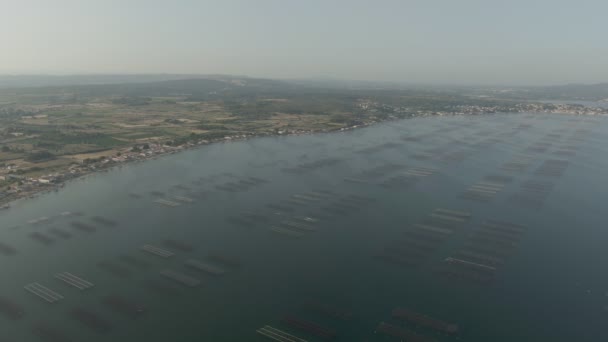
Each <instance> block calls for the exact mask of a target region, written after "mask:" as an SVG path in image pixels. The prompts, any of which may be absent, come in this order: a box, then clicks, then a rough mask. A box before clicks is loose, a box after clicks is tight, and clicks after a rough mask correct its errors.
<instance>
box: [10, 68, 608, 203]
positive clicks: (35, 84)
mask: <svg viewBox="0 0 608 342" xmlns="http://www.w3.org/2000/svg"><path fill="white" fill-rule="evenodd" d="M180 77H185V78H183V79H180ZM192 77H195V76H191V75H181V76H180V75H150V76H140V77H136V76H123V77H121V76H119V75H117V76H99V77H98V78H96V77H94V76H91V77H75V78H70V77H64V78H59V79H57V78H49V79H47V78H44V77H39V78H36V77H29V78H25V79H20V78H18V77H6V76H5V77H0V205H5V204H6V203H8V202H10V201H12V200H15V199H18V198H21V197H24V196H30V195H32V194H35V193H37V192H40V191H44V190H50V189H56V188H57V187H59V186H62V185H63V184H64V183H65V182H66V181H67V180H69V179H72V178H75V177H79V176H82V175H84V174H87V173H90V172H94V171H98V170H103V169H106V168H110V167H113V166H116V165H119V164H122V163H126V162H130V161H135V160H144V159H148V158H153V157H156V156H159V155H163V154H168V153H175V152H177V151H180V150H183V149H186V148H191V147H194V146H199V145H203V144H209V143H212V142H218V141H231V140H235V139H247V138H251V137H256V136H268V135H286V134H307V133H315V132H332V131H339V130H345V129H352V128H357V127H361V126H366V125H370V124H373V123H376V122H380V121H386V120H394V119H402V118H409V117H417V116H430V115H481V114H488V113H503V112H505V113H506V112H545V113H568V114H577V115H596V114H608V110H606V109H602V108H597V107H590V106H584V105H581V104H553V103H546V102H545V103H543V102H534V101H531V100H533V95H531V93H530V92H529V91H528V92H526V90H525V89H518V90H514V89H503V90H502V91H499V90H497V89H495V88H491V89H490V88H489V89H479V88H475V89H472V88H444V87H443V88H442V87H438V88H432V87H414V86H397V85H386V84H370V83H357V84H356V86H353V84H352V83H351V84H350V85H343V86H340V85H339V84H335V83H332V84H331V85H322V84H321V85H320V84H319V82H307V81H298V82H290V81H276V80H266V79H253V78H247V77H236V76H205V77H195V78H192ZM3 81H4V83H2V82H3ZM70 82H72V83H73V84H69V83H70ZM109 82H120V83H109ZM81 83H84V84H81ZM40 85H43V86H40ZM598 87H599V88H598ZM598 87H592V88H590V89H591V90H592V95H593V96H591V95H590V96H589V98H593V99H596V100H597V99H598V98H602V96H603V95H602V93H601V91H600V90H599V89H604V88H601V87H600V86H598ZM568 89H570V88H568ZM577 89H578V88H577ZM605 90H606V93H607V94H606V97H605V98H608V89H605ZM539 91H540V90H539ZM543 91H544V92H545V93H542V94H545V95H544V96H543V98H551V96H547V95H546V94H547V93H546V92H548V91H549V90H546V89H545V90H543ZM558 91H559V92H560V95H559V96H557V97H556V98H559V99H566V100H568V99H572V100H576V99H580V98H581V96H580V91H578V90H577V91H576V92H573V94H574V95H573V96H571V97H570V98H568V97H567V96H566V95H564V90H563V89H562V88H559V90H558ZM522 94H525V95H526V96H523V95H522ZM540 95H541V93H538V94H536V95H534V96H540ZM536 99H537V100H540V99H541V97H537V98H536Z"/></svg>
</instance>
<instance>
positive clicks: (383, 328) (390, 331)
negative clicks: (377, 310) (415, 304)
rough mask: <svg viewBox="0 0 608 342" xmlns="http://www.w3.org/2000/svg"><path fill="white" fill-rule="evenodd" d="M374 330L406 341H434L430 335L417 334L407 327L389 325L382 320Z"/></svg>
mask: <svg viewBox="0 0 608 342" xmlns="http://www.w3.org/2000/svg"><path fill="white" fill-rule="evenodd" d="M376 332H377V333H381V334H384V335H388V336H392V337H396V338H398V339H400V340H401V341H407V342H435V341H436V340H434V339H432V338H430V337H425V336H422V335H418V334H416V333H414V332H413V331H411V330H409V329H406V328H401V327H397V326H394V325H391V324H388V323H384V322H380V324H378V327H376Z"/></svg>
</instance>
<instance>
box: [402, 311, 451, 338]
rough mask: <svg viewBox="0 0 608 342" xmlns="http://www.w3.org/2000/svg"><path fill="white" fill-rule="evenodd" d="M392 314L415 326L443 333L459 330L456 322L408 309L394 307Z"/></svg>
mask: <svg viewBox="0 0 608 342" xmlns="http://www.w3.org/2000/svg"><path fill="white" fill-rule="evenodd" d="M392 315H393V317H394V318H397V319H401V320H404V321H408V322H410V323H413V324H415V325H417V326H421V327H424V328H430V329H433V330H435V331H438V332H441V333H445V334H456V333H458V331H459V330H460V328H459V326H458V324H453V323H446V322H444V321H441V320H438V319H435V318H432V317H429V316H426V315H423V314H421V313H418V312H415V311H412V310H408V309H403V308H395V309H394V310H393V312H392Z"/></svg>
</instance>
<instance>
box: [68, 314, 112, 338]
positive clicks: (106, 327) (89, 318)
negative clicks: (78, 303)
mask: <svg viewBox="0 0 608 342" xmlns="http://www.w3.org/2000/svg"><path fill="white" fill-rule="evenodd" d="M70 317H72V318H73V319H75V320H77V321H78V322H80V323H81V324H82V325H84V326H86V327H87V328H89V329H91V330H92V331H94V332H96V333H100V334H102V333H107V332H109V331H110V330H111V329H112V326H111V325H110V322H108V321H107V320H106V319H105V318H102V317H101V316H99V315H98V314H96V313H94V312H92V311H89V310H87V309H83V308H75V309H73V310H72V311H70Z"/></svg>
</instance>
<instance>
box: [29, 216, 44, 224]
mask: <svg viewBox="0 0 608 342" xmlns="http://www.w3.org/2000/svg"><path fill="white" fill-rule="evenodd" d="M49 221H50V218H49V217H48V216H42V217H39V218H36V219H32V220H29V221H27V223H28V224H40V223H45V222H49Z"/></svg>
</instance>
